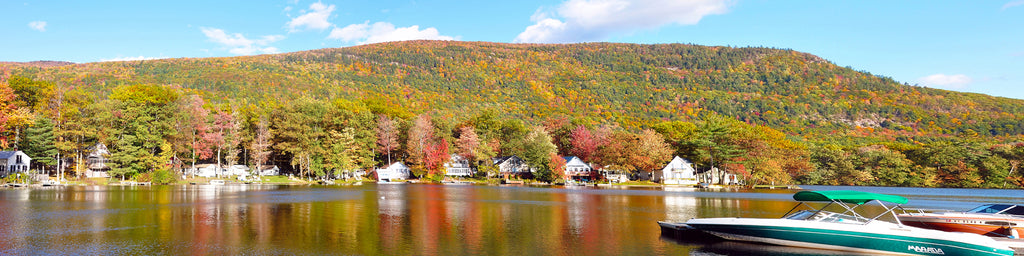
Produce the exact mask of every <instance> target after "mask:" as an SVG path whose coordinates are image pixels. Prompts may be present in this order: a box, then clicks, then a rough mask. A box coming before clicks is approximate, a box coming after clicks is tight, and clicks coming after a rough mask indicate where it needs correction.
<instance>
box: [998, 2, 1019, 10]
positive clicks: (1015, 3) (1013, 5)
mask: <svg viewBox="0 0 1024 256" xmlns="http://www.w3.org/2000/svg"><path fill="white" fill-rule="evenodd" d="M1021 5H1024V0H1014V1H1010V2H1008V3H1006V4H1004V5H1003V9H1001V10H1006V9H1007V8H1011V7H1016V6H1021Z"/></svg>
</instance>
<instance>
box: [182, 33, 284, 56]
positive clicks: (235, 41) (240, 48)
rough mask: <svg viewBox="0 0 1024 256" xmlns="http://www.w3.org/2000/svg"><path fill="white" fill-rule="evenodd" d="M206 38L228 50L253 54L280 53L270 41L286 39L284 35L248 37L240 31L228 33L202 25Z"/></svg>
mask: <svg viewBox="0 0 1024 256" xmlns="http://www.w3.org/2000/svg"><path fill="white" fill-rule="evenodd" d="M199 29H200V30H202V31H203V34H204V35H206V38H207V39H209V40H210V41H213V42H214V43H218V44H220V45H222V46H224V47H225V48H227V49H228V52H230V53H232V54H238V55H251V54H257V53H278V50H277V48H276V47H270V46H268V45H269V44H270V43H273V42H277V41H280V40H281V39H284V36H282V35H269V36H262V37H260V39H248V38H245V36H243V35H242V34H240V33H234V34H228V33H226V32H224V30H221V29H218V28H207V27H200V28H199Z"/></svg>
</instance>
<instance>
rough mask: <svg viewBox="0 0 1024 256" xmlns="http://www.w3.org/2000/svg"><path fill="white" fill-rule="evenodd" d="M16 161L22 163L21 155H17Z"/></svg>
mask: <svg viewBox="0 0 1024 256" xmlns="http://www.w3.org/2000/svg"><path fill="white" fill-rule="evenodd" d="M14 163H16V164H21V155H15V159H14Z"/></svg>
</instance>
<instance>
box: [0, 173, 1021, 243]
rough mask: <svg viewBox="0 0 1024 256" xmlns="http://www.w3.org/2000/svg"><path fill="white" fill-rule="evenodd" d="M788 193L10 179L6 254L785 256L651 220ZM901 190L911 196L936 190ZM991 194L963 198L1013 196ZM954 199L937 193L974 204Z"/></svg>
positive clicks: (724, 211)
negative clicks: (16, 185) (30, 183)
mask: <svg viewBox="0 0 1024 256" xmlns="http://www.w3.org/2000/svg"><path fill="white" fill-rule="evenodd" d="M858 189H861V190H864V189H871V188H864V187H861V188H858ZM881 189H885V188H881ZM793 192H794V191H789V190H744V189H714V190H709V189H694V188H684V187H666V188H643V187H640V188H593V187H585V188H583V187H573V188H563V187H557V186H556V187H530V186H471V185H448V186H445V185H426V184H381V185H375V184H369V185H364V186H347V187H346V186H333V187H323V186H259V185H251V186H245V185H226V186H207V185H195V186H152V187H148V186H147V187H103V186H82V187H67V188H54V189H4V190H0V199H2V200H0V254H5V255H7V254H16V255H24V254H75V255H81V254H86V255H97V254H102V255H107V254H133V255H135V254H141V255H152V254H198V255H204V254H218V255H220V254H357V255H510V254H512V255H668V254H696V255H709V254H714V255H723V254H724V255H749V254H760V253H765V254H775V255H784V254H789V253H796V252H792V251H782V252H775V251H772V250H774V249H772V248H768V247H763V246H761V247H759V245H755V246H753V247H751V246H750V245H746V244H743V245H735V244H694V243H689V242H684V241H673V240H666V239H665V238H663V237H661V232H660V229H659V227H658V225H657V224H656V221H659V220H674V221H685V220H687V219H690V218H695V217H725V216H742V217H765V218H777V217H779V216H780V215H781V214H782V213H784V212H786V211H788V210H789V209H790V208H791V207H792V206H793V205H794V202H793V201H792V198H791V196H792V193H793ZM901 192H903V193H906V194H910V195H909V196H908V197H911V204H913V203H914V202H915V197H924V198H925V199H923V200H925V201H927V200H935V199H931V197H932V196H933V195H932V194H936V193H938V192H935V191H928V190H925V191H913V190H911V191H901ZM939 192H941V191H939ZM972 192H977V191H972ZM992 193H993V195H991V196H986V195H980V196H977V195H975V196H972V197H970V199H968V200H978V201H986V200H1006V199H1003V198H1005V197H1014V196H1012V195H1011V196H1007V195H1006V194H1008V192H1006V191H995V192H992ZM1018 195H1019V194H1018ZM960 199H963V198H957V197H949V199H945V200H946V201H947V202H942V201H937V203H943V204H958V203H959V204H971V205H973V204H974V203H973V202H961V201H955V200H960ZM948 201H953V202H948ZM927 202H928V203H929V204H936V202H933V201H927ZM744 248H746V249H744ZM800 253H802V254H807V255H813V254H814V252H811V253H806V252H800Z"/></svg>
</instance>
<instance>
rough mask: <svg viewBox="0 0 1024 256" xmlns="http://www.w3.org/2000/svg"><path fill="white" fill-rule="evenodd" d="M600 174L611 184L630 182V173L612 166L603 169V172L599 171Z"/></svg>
mask: <svg viewBox="0 0 1024 256" xmlns="http://www.w3.org/2000/svg"><path fill="white" fill-rule="evenodd" d="M598 172H600V173H601V176H604V178H605V179H606V180H608V181H610V182H627V181H629V172H628V171H623V170H619V169H615V168H611V166H605V167H602V168H601V170H599V171H598Z"/></svg>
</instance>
